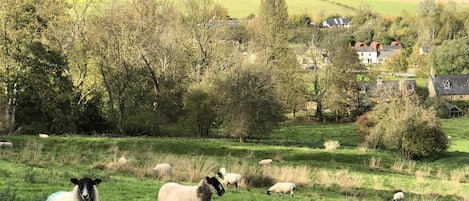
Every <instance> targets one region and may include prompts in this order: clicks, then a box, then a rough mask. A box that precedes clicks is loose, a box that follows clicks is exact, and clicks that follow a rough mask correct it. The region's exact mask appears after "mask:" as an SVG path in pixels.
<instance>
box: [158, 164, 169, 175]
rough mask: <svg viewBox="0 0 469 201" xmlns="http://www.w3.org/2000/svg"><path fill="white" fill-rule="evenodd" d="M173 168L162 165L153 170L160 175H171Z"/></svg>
mask: <svg viewBox="0 0 469 201" xmlns="http://www.w3.org/2000/svg"><path fill="white" fill-rule="evenodd" d="M172 168H173V167H172V166H171V164H169V163H161V164H158V165H156V166H155V167H154V168H153V170H154V171H156V172H157V173H158V174H159V175H171V169H172Z"/></svg>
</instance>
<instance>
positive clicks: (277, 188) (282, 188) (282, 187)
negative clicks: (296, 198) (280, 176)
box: [267, 182, 296, 197]
mask: <svg viewBox="0 0 469 201" xmlns="http://www.w3.org/2000/svg"><path fill="white" fill-rule="evenodd" d="M295 190H296V184H294V183H290V182H277V183H276V184H274V185H273V186H272V187H270V188H269V189H268V190H267V195H270V194H271V193H272V192H274V193H277V196H278V195H279V194H284V193H290V194H291V196H292V197H293V191H295Z"/></svg>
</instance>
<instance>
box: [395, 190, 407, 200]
mask: <svg viewBox="0 0 469 201" xmlns="http://www.w3.org/2000/svg"><path fill="white" fill-rule="evenodd" d="M392 200H393V201H402V200H404V193H403V192H402V191H398V192H396V193H394V195H393V198H392Z"/></svg>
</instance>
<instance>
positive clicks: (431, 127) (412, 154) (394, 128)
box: [359, 97, 448, 159]
mask: <svg viewBox="0 0 469 201" xmlns="http://www.w3.org/2000/svg"><path fill="white" fill-rule="evenodd" d="M366 115H367V118H368V119H369V121H371V124H369V123H366V124H364V123H361V124H359V126H360V129H362V130H365V131H367V132H363V133H364V134H365V142H366V143H367V144H368V145H369V146H372V147H375V148H378V147H380V146H383V147H384V148H385V149H388V150H396V151H398V152H399V153H400V155H401V156H402V157H404V158H405V159H424V158H429V157H432V156H436V155H437V153H439V152H443V151H446V149H447V143H448V141H447V138H446V136H445V134H444V133H443V131H442V127H441V122H440V120H439V118H438V117H437V112H436V111H435V110H433V109H427V108H424V107H422V106H420V105H419V104H418V100H417V99H416V98H414V97H395V98H393V99H392V100H390V101H388V102H382V103H379V104H377V105H376V106H375V108H374V109H373V111H371V112H369V113H367V114H366ZM369 125H372V126H371V127H368V126H369Z"/></svg>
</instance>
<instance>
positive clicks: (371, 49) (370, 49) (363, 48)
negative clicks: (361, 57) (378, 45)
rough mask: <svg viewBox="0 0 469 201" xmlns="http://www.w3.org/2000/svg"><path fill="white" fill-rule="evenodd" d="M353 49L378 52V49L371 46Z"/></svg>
mask: <svg viewBox="0 0 469 201" xmlns="http://www.w3.org/2000/svg"><path fill="white" fill-rule="evenodd" d="M353 49H355V50H356V51H357V52H376V50H375V49H373V48H371V47H354V48H353Z"/></svg>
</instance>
